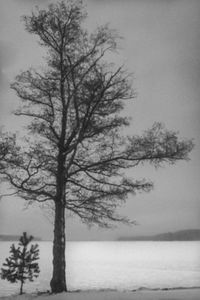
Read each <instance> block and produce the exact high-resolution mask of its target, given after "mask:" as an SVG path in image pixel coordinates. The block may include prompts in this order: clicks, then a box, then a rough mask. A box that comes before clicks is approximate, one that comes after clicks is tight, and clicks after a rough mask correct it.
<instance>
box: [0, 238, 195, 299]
mask: <svg viewBox="0 0 200 300" xmlns="http://www.w3.org/2000/svg"><path fill="white" fill-rule="evenodd" d="M15 243H16V244H17V242H15ZM11 244H12V242H0V267H1V266H2V263H3V262H4V261H5V258H6V257H8V256H9V248H10V245H11ZM38 244H39V248H40V260H39V265H40V270H41V272H40V276H39V278H38V279H37V280H35V281H34V282H33V283H29V282H27V283H25V285H24V291H25V292H34V291H36V290H40V291H46V290H49V289H50V287H49V282H50V279H51V274H52V243H51V242H39V243H38ZM66 260H67V262H66V263H67V270H66V272H67V284H68V289H70V290H78V289H81V290H88V289H117V290H134V289H138V288H141V287H146V288H174V287H197V286H198V287H199V286H200V242H69V243H67V247H66ZM18 290H19V284H11V283H9V282H7V281H6V280H1V279H0V296H5V295H10V294H15V293H18Z"/></svg>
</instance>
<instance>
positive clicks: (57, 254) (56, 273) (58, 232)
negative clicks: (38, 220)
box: [50, 201, 67, 293]
mask: <svg viewBox="0 0 200 300" xmlns="http://www.w3.org/2000/svg"><path fill="white" fill-rule="evenodd" d="M50 285H51V291H52V293H61V292H66V291H67V286H66V276H65V207H64V205H63V203H62V202H61V201H59V202H55V224H54V241H53V277H52V279H51V282H50Z"/></svg>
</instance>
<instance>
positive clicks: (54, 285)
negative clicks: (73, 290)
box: [50, 279, 67, 293]
mask: <svg viewBox="0 0 200 300" xmlns="http://www.w3.org/2000/svg"><path fill="white" fill-rule="evenodd" d="M50 286H51V292H52V293H62V292H67V286H66V283H65V282H62V281H60V280H54V279H52V280H51V282H50Z"/></svg>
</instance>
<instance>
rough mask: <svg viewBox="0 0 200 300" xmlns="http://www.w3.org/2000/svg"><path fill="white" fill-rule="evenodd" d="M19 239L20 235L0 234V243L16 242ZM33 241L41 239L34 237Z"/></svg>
mask: <svg viewBox="0 0 200 300" xmlns="http://www.w3.org/2000/svg"><path fill="white" fill-rule="evenodd" d="M19 238H20V235H12V234H0V241H3V242H6V241H18V240H19ZM33 240H34V241H41V240H42V239H41V238H39V237H34V238H33Z"/></svg>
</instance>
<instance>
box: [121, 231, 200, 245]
mask: <svg viewBox="0 0 200 300" xmlns="http://www.w3.org/2000/svg"><path fill="white" fill-rule="evenodd" d="M117 241H121V242H123V241H150V242H154V241H157V242H162V241H166V242H167V241H170V242H172V241H174V242H176V241H177V242H178V241H185V242H186V241H200V229H187V230H179V231H175V232H167V233H161V234H156V235H149V236H123V237H119V238H118V239H117Z"/></svg>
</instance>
